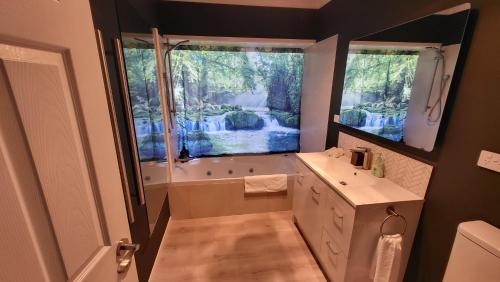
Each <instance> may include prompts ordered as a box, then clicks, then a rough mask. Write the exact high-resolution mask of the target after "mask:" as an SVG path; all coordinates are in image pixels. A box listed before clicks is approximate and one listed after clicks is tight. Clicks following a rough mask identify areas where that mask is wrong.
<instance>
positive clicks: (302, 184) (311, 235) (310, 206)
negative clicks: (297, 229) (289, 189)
mask: <svg viewBox="0 0 500 282" xmlns="http://www.w3.org/2000/svg"><path fill="white" fill-rule="evenodd" d="M321 183H322V182H321V180H319V179H318V178H317V177H316V175H315V174H314V173H313V172H312V171H311V170H310V169H309V168H307V167H306V166H305V165H304V164H302V163H299V162H298V163H297V177H295V183H294V191H293V193H294V197H293V207H294V216H295V218H296V220H297V221H298V222H300V224H301V230H302V233H303V235H304V236H305V237H306V239H307V241H308V242H309V245H310V246H311V247H312V248H313V249H314V250H315V251H317V252H318V251H319V250H320V249H319V247H320V240H321V226H322V221H321V214H322V210H321V205H320V203H321V201H322V199H323V198H324V197H325V192H326V191H324V187H323V185H321Z"/></svg>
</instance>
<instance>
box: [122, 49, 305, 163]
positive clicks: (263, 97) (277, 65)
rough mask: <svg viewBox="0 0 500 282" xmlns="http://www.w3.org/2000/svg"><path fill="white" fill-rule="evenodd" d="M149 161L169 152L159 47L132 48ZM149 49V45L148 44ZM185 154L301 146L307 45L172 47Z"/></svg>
mask: <svg viewBox="0 0 500 282" xmlns="http://www.w3.org/2000/svg"><path fill="white" fill-rule="evenodd" d="M126 47H127V48H125V52H124V55H125V61H126V65H127V75H128V81H129V88H130V96H131V99H132V101H131V102H132V107H133V115H134V122H135V129H136V135H137V139H138V146H139V154H140V157H141V160H142V161H146V160H162V159H164V158H165V144H164V133H163V126H162V115H161V107H160V103H159V98H158V86H157V82H156V74H155V71H156V67H155V58H154V52H153V50H152V49H148V48H151V47H150V46H144V47H143V46H126ZM141 47H143V48H141ZM171 64H172V65H171V69H172V80H173V89H174V98H175V99H174V100H175V109H176V110H175V124H176V132H177V141H178V142H177V144H178V148H176V149H177V150H178V152H180V151H181V150H182V148H183V147H185V148H186V149H187V150H189V152H190V155H191V156H192V157H200V156H218V155H227V154H229V155H232V154H243V153H274V152H290V151H298V150H299V121H300V95H301V89H302V68H303V53H302V49H284V48H239V47H238V48H236V47H221V46H180V47H179V48H177V49H175V50H173V51H172V52H171Z"/></svg>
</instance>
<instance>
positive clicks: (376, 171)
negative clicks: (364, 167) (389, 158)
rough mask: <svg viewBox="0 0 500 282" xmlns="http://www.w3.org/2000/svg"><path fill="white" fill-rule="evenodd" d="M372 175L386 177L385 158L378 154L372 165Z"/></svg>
mask: <svg viewBox="0 0 500 282" xmlns="http://www.w3.org/2000/svg"><path fill="white" fill-rule="evenodd" d="M372 174H373V175H374V176H376V177H384V157H382V153H377V154H376V157H375V159H374V160H373V165H372Z"/></svg>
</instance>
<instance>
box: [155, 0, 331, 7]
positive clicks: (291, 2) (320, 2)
mask: <svg viewBox="0 0 500 282" xmlns="http://www.w3.org/2000/svg"><path fill="white" fill-rule="evenodd" d="M163 1H177V2H195V3H212V4H228V5H244V6H261V7H280V8H302V9H319V8H321V7H323V6H324V5H325V4H326V3H328V2H330V0H163Z"/></svg>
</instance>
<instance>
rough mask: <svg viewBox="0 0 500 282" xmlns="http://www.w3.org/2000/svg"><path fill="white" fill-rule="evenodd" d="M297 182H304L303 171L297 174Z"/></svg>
mask: <svg viewBox="0 0 500 282" xmlns="http://www.w3.org/2000/svg"><path fill="white" fill-rule="evenodd" d="M297 182H298V183H299V184H302V183H303V182H304V175H303V174H302V173H299V175H298V176H297Z"/></svg>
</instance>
